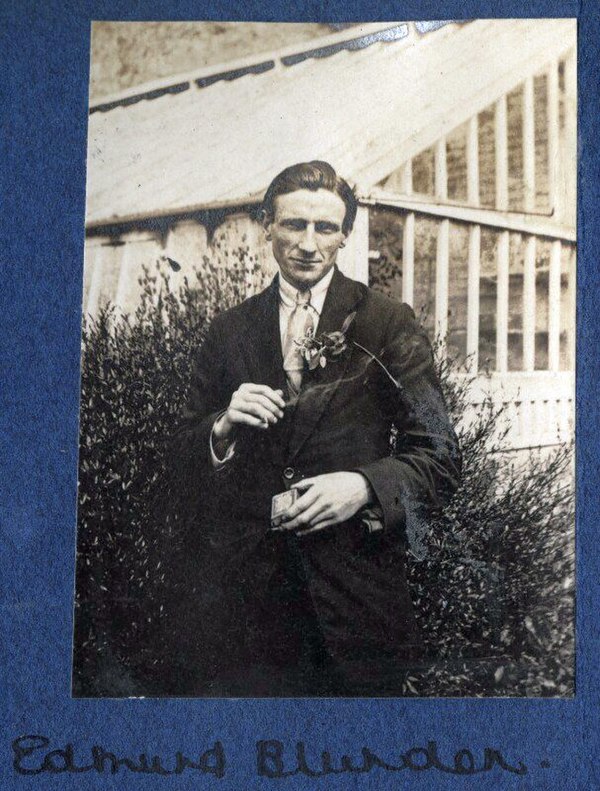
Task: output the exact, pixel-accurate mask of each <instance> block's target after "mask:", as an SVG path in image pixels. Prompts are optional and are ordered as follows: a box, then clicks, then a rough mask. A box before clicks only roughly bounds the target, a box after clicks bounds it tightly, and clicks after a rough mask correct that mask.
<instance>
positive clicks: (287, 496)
mask: <svg viewBox="0 0 600 791" xmlns="http://www.w3.org/2000/svg"><path fill="white" fill-rule="evenodd" d="M297 499H298V491H297V490H296V489H289V490H288V491H287V492H281V494H276V495H275V496H274V497H273V499H272V500H271V527H273V528H278V527H279V526H280V525H281V523H282V522H283V517H284V514H285V513H286V511H287V510H288V508H291V507H292V505H293V504H294V503H295V502H296V500H297Z"/></svg>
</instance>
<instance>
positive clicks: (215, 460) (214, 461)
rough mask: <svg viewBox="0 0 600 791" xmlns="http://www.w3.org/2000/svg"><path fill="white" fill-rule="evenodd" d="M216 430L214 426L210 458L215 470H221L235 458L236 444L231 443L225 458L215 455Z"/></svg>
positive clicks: (211, 436) (211, 433) (211, 434)
mask: <svg viewBox="0 0 600 791" xmlns="http://www.w3.org/2000/svg"><path fill="white" fill-rule="evenodd" d="M219 417H220V416H219ZM218 419H219V418H217V420H218ZM216 422H217V421H216V420H215V423H216ZM214 430H215V429H214V426H213V430H212V431H211V432H210V458H211V461H212V465H213V468H214V469H215V470H220V469H221V468H222V467H224V466H225V465H226V464H227V462H228V461H230V460H231V459H232V458H233V456H234V454H235V442H232V443H231V445H230V446H229V447H228V448H227V451H226V453H225V455H224V456H223V458H221V459H220V458H219V457H218V456H217V454H216V453H215V446H214V444H213V434H214Z"/></svg>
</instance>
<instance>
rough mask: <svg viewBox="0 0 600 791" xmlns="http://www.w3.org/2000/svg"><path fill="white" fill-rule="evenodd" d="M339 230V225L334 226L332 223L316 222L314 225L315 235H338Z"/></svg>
mask: <svg viewBox="0 0 600 791" xmlns="http://www.w3.org/2000/svg"><path fill="white" fill-rule="evenodd" d="M339 230H340V227H339V225H336V224H335V223H333V222H317V223H315V231H316V232H317V233H326V234H330V233H338V231H339Z"/></svg>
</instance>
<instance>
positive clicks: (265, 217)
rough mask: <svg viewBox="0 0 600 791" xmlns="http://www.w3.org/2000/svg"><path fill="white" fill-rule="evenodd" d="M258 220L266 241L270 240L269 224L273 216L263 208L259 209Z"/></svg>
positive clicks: (271, 222)
mask: <svg viewBox="0 0 600 791" xmlns="http://www.w3.org/2000/svg"><path fill="white" fill-rule="evenodd" d="M259 220H260V224H261V225H262V227H263V228H264V229H265V238H266V240H267V241H268V242H270V241H271V225H272V224H273V217H272V216H271V215H270V214H267V212H266V211H265V210H264V209H261V211H260V214H259Z"/></svg>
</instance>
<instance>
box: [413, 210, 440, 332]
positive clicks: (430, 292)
mask: <svg viewBox="0 0 600 791" xmlns="http://www.w3.org/2000/svg"><path fill="white" fill-rule="evenodd" d="M437 228H438V222H437V221H435V220H429V219H426V218H424V217H417V218H416V221H415V300H414V309H415V313H416V314H417V318H418V319H419V320H420V321H421V322H422V323H423V325H424V326H425V327H426V328H427V330H428V331H429V332H430V335H431V333H433V329H434V323H435V259H436V244H437Z"/></svg>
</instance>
